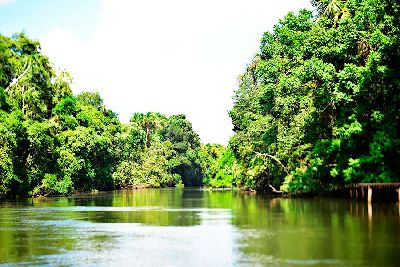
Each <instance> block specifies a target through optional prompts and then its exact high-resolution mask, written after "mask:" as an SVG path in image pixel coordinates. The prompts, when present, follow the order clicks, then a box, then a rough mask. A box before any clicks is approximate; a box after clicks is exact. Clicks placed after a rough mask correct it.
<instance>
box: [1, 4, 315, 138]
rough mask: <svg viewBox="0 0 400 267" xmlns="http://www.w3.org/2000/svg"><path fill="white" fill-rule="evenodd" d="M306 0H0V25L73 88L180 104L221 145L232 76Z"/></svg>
mask: <svg viewBox="0 0 400 267" xmlns="http://www.w3.org/2000/svg"><path fill="white" fill-rule="evenodd" d="M302 8H309V9H310V8H311V7H310V1H309V0H280V1H270V0H141V1H137V0H84V1H83V0H0V33H1V34H4V35H7V36H11V35H12V34H13V33H16V32H21V31H24V32H25V33H26V34H27V35H28V36H29V37H30V38H32V39H37V40H39V41H40V42H41V45H42V52H43V53H44V54H46V55H47V56H49V58H50V61H51V62H52V64H53V65H54V67H55V68H56V69H57V70H61V69H66V70H67V71H68V72H69V73H70V74H71V75H72V77H73V84H72V89H73V92H74V93H75V94H77V93H79V92H81V91H99V92H100V95H101V96H102V98H103V99H104V103H105V104H106V105H107V107H108V108H110V109H112V110H113V111H115V112H116V113H118V114H119V117H120V119H121V121H122V122H128V121H129V118H130V117H131V115H132V113H134V112H149V111H154V112H160V113H163V114H166V115H167V116H170V115H172V114H185V115H186V117H187V119H188V120H189V121H191V122H192V124H193V128H194V130H195V131H196V132H198V133H199V135H200V138H201V140H202V142H203V143H220V144H224V145H226V144H227V143H228V139H229V137H230V136H231V135H233V132H232V130H231V129H232V124H231V120H230V118H229V115H228V111H229V110H230V109H231V107H232V105H233V99H232V97H233V95H234V92H235V90H236V89H237V87H238V83H237V78H238V76H239V75H240V74H242V73H243V72H244V70H245V68H246V65H247V64H249V63H250V62H251V60H252V58H253V56H254V55H255V54H256V53H258V51H259V44H260V40H261V37H262V35H263V33H264V32H266V31H271V30H272V29H273V26H274V25H275V24H276V23H278V21H279V19H281V18H283V17H284V15H285V14H287V13H288V12H289V11H292V12H298V11H299V10H300V9H302Z"/></svg>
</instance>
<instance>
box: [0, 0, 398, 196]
mask: <svg viewBox="0 0 400 267" xmlns="http://www.w3.org/2000/svg"><path fill="white" fill-rule="evenodd" d="M312 4H313V6H314V8H315V10H314V11H309V10H301V11H300V12H299V13H298V14H294V13H289V14H287V15H286V16H285V17H284V18H283V19H281V20H280V21H279V22H278V23H277V24H276V25H275V27H274V28H273V31H272V32H266V33H264V35H263V36H262V38H261V43H260V51H259V52H258V53H257V54H255V55H254V57H253V60H252V62H250V63H249V64H248V65H247V66H246V68H245V71H244V73H243V74H242V75H240V77H239V78H238V88H237V89H236V91H235V93H234V96H233V101H234V105H233V108H232V110H231V111H230V112H229V115H230V117H231V119H232V124H233V130H234V133H235V134H234V135H233V136H232V138H231V139H230V140H229V145H228V146H227V147H223V146H221V145H218V144H201V141H200V138H199V135H198V134H197V133H196V132H195V131H194V130H193V128H192V124H191V123H190V122H189V121H188V120H187V119H186V117H185V115H182V114H177V115H172V116H169V117H167V116H165V115H163V114H160V113H157V112H149V113H134V114H133V115H132V117H131V119H130V122H129V123H127V124H123V123H121V122H120V120H119V118H118V115H117V114H116V113H115V112H114V111H112V110H110V109H108V108H107V107H106V106H105V105H104V103H103V99H102V98H101V96H100V95H99V93H98V92H81V93H79V94H77V95H74V94H73V93H72V90H71V83H72V77H70V75H69V74H68V72H66V71H61V72H57V71H55V70H54V69H53V67H52V65H51V64H50V60H49V58H48V57H47V56H46V55H44V54H43V53H42V52H41V48H40V43H39V42H38V41H35V40H31V39H29V38H28V37H27V36H26V35H25V34H24V33H20V34H15V35H13V36H12V37H6V36H3V35H0V196H9V195H23V196H46V195H52V194H70V193H72V192H76V191H90V190H112V189H120V188H142V187H170V186H183V185H184V186H201V185H205V186H210V187H239V188H244V189H248V188H250V189H257V190H267V189H268V188H269V185H270V184H271V185H273V186H276V187H280V188H281V190H283V191H286V192H292V193H304V192H320V191H324V190H332V189H336V188H340V187H343V186H344V185H345V184H348V183H359V182H396V181H400V178H399V177H400V134H399V129H400V127H399V126H400V125H399V120H400V117H399V116H400V99H399V96H400V94H399V93H400V74H399V73H400V28H399V27H400V26H399V18H400V4H399V3H398V1H396V0H347V1H346V0H313V1H312Z"/></svg>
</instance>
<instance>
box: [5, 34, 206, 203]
mask: <svg viewBox="0 0 400 267" xmlns="http://www.w3.org/2000/svg"><path fill="white" fill-rule="evenodd" d="M70 84H71V77H69V75H68V74H67V73H66V72H61V73H59V74H56V72H55V71H54V70H53V69H52V67H51V65H50V64H49V60H48V58H47V57H46V56H44V55H43V54H42V53H41V52H40V44H39V43H38V42H36V41H33V40H30V39H28V38H27V37H26V36H25V35H24V34H18V35H15V36H13V37H12V38H7V37H5V36H0V196H1V195H6V194H13V195H15V194H20V195H48V194H66V193H70V192H72V191H74V190H92V189H113V188H123V187H160V186H174V185H176V184H181V183H183V184H185V185H189V186H194V185H200V184H202V179H203V176H204V175H203V170H204V169H205V168H206V167H207V166H206V165H204V164H203V163H202V161H201V159H200V155H201V151H202V150H201V146H200V140H199V137H198V135H197V134H196V133H195V132H194V131H193V129H192V125H191V123H190V122H188V121H187V120H186V118H185V116H184V115H174V116H171V117H169V118H167V117H166V116H164V115H161V114H158V113H148V114H141V113H137V114H134V115H133V116H132V119H131V122H130V123H129V124H127V125H124V124H121V123H120V121H119V120H118V117H117V115H116V114H115V113H114V112H113V111H111V110H109V109H107V107H106V106H105V105H104V104H103V100H102V99H101V97H100V96H99V94H98V93H96V92H83V93H80V94H79V95H77V96H74V95H72V92H71V89H70Z"/></svg>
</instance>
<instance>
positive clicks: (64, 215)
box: [0, 189, 400, 266]
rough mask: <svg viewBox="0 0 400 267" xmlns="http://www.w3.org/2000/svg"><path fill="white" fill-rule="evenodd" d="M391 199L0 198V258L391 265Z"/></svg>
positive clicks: (399, 228)
mask: <svg viewBox="0 0 400 267" xmlns="http://www.w3.org/2000/svg"><path fill="white" fill-rule="evenodd" d="M399 209H400V206H399V204H398V203H391V204H388V203H386V204H382V203H376V204H375V203H373V204H372V205H368V204H367V203H362V202H352V201H348V200H338V199H282V198H268V197H266V196H260V195H248V194H244V193H240V192H236V191H233V192H230V191H224V192H209V191H204V190H194V189H185V190H180V189H154V190H152V189H147V190H125V191H115V192H107V193H98V194H93V195H92V194H88V195H76V196H72V197H57V198H42V199H26V200H20V201H14V202H3V203H0V264H1V263H3V264H7V265H14V264H16V265H103V266H105V265H106V266H109V265H121V264H130V265H135V266H143V265H151V266H159V265H161V266H231V265H234V266H266V265H268V266H271V265H272V266H305V265H313V266H348V265H352V266H376V265H380V266H396V265H397V264H398V262H399V260H400V254H399V251H400V210H399Z"/></svg>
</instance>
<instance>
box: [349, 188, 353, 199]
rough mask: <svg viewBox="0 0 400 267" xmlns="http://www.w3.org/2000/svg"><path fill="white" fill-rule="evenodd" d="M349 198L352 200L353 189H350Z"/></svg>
mask: <svg viewBox="0 0 400 267" xmlns="http://www.w3.org/2000/svg"><path fill="white" fill-rule="evenodd" d="M349 190H350V198H353V188H350V189H349Z"/></svg>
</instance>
